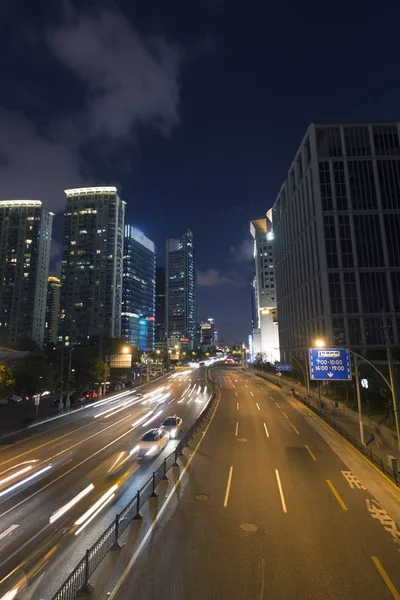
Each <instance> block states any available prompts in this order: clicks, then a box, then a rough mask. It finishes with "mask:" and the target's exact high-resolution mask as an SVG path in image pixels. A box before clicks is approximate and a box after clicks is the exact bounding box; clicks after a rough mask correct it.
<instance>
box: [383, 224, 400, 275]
mask: <svg viewBox="0 0 400 600" xmlns="http://www.w3.org/2000/svg"><path fill="white" fill-rule="evenodd" d="M383 218H384V223H385V232H386V243H387V249H388V254H389V264H390V266H391V267H400V233H399V232H400V214H396V213H394V214H390V215H384V217H383Z"/></svg>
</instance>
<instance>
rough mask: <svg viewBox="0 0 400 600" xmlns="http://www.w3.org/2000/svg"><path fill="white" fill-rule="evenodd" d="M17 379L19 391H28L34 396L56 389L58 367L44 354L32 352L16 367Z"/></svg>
mask: <svg viewBox="0 0 400 600" xmlns="http://www.w3.org/2000/svg"><path fill="white" fill-rule="evenodd" d="M15 380H16V387H17V389H18V391H19V392H26V393H27V394H28V395H29V396H32V395H33V394H39V393H41V392H44V391H45V390H54V389H55V387H56V381H57V369H55V368H54V367H53V365H52V364H50V363H49V361H48V359H47V357H46V356H45V355H44V354H31V355H29V356H27V357H26V358H25V359H24V360H23V361H22V362H21V363H20V364H19V365H18V367H17V368H16V369H15Z"/></svg>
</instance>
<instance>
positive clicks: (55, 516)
mask: <svg viewBox="0 0 400 600" xmlns="http://www.w3.org/2000/svg"><path fill="white" fill-rule="evenodd" d="M92 490H94V485H93V483H91V484H90V485H88V486H87V487H86V488H85V489H84V490H82V491H81V492H80V493H79V494H78V495H77V496H75V498H72V500H70V501H69V502H67V504H64V506H62V507H61V508H59V509H58V510H56V512H55V513H54V514H53V515H51V517H50V523H54V522H55V521H57V519H59V518H60V517H62V516H63V515H65V513H66V512H68V511H69V509H70V508H72V507H73V506H75V504H77V503H78V502H79V500H82V498H84V497H85V496H87V495H88V494H89V493H90V492H91V491H92Z"/></svg>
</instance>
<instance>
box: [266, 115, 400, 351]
mask: <svg viewBox="0 0 400 600" xmlns="http://www.w3.org/2000/svg"><path fill="white" fill-rule="evenodd" d="M399 126H400V124H399V123H354V124H353V123H344V124H339V125H329V124H312V125H310V127H309V128H308V130H307V132H306V134H305V136H304V138H303V141H302V143H301V145H300V147H299V149H298V151H297V153H296V156H295V159H294V161H293V163H292V165H291V167H290V169H289V173H288V176H287V179H286V180H285V181H284V183H283V185H282V187H281V190H280V192H279V194H278V197H277V199H276V201H275V204H274V207H273V224H274V233H275V244H276V267H275V270H276V279H277V287H278V294H279V296H278V298H279V322H280V326H279V331H280V342H281V350H283V351H284V352H286V358H285V360H288V359H289V358H290V354H291V353H296V354H297V355H299V356H301V357H304V350H305V349H306V348H308V347H309V346H310V345H311V344H312V342H313V340H314V339H315V338H316V337H324V339H325V340H326V343H327V344H329V345H333V346H350V347H352V348H354V350H356V351H358V352H362V353H364V352H366V351H368V350H371V349H383V347H384V345H385V339H384V328H383V318H382V309H384V311H385V312H386V319H387V326H388V330H387V331H388V334H389V337H390V342H391V344H394V345H396V346H398V345H399V343H400V339H399V334H400V235H399V231H400V144H399ZM386 319H385V320H386Z"/></svg>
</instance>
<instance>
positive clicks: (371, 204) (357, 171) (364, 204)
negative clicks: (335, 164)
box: [348, 160, 378, 210]
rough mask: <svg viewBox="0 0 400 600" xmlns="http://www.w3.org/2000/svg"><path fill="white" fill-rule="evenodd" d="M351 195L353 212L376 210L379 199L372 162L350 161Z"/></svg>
mask: <svg viewBox="0 0 400 600" xmlns="http://www.w3.org/2000/svg"><path fill="white" fill-rule="evenodd" d="M348 167H349V181H350V194H351V201H352V207H353V210H371V209H376V208H377V207H378V206H377V197H376V189H375V180H374V173H373V168H372V161H371V160H357V161H355V160H349V162H348Z"/></svg>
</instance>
